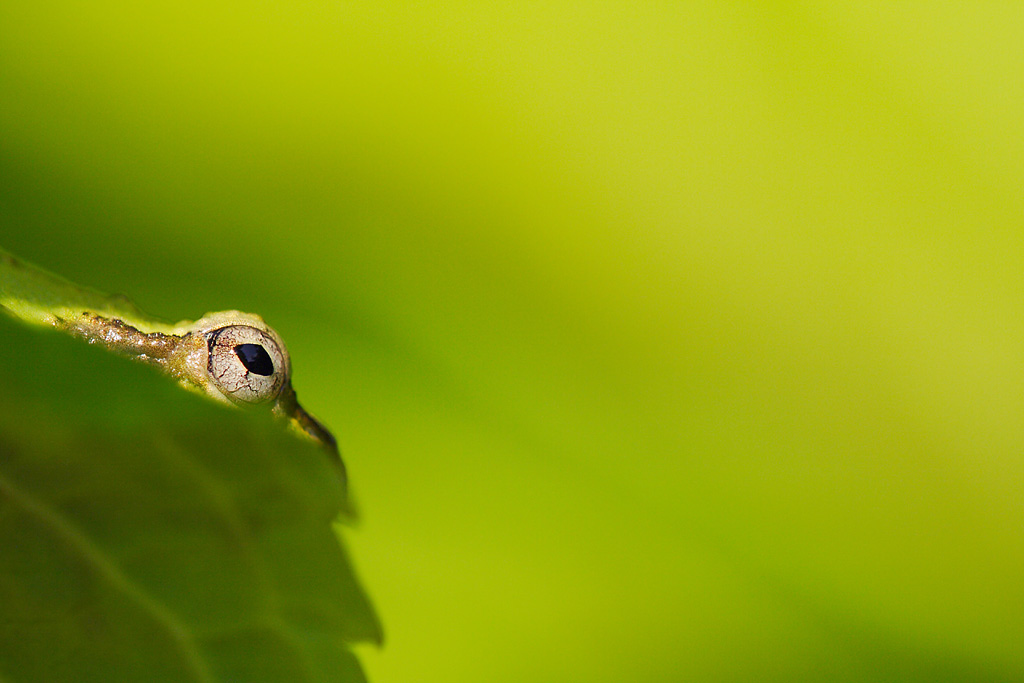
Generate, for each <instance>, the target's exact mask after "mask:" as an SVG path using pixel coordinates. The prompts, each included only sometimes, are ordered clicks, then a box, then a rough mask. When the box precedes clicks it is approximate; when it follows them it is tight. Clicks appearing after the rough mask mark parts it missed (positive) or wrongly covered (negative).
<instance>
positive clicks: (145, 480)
mask: <svg viewBox="0 0 1024 683" xmlns="http://www.w3.org/2000/svg"><path fill="white" fill-rule="evenodd" d="M342 502H343V489H342V486H341V483H340V481H339V479H338V476H337V471H336V469H334V467H333V465H332V464H331V462H330V461H329V459H328V458H327V457H326V456H325V454H324V453H323V452H322V451H320V450H319V449H317V448H316V447H314V446H312V445H310V444H307V443H305V442H303V441H301V440H299V439H297V438H295V437H293V436H292V435H290V434H288V433H286V432H285V431H284V430H283V429H282V428H281V426H280V425H279V424H277V423H275V422H273V421H272V420H270V418H269V416H267V415H261V414H250V413H245V412H243V411H240V410H232V409H228V408H223V407H221V406H218V405H216V404H213V403H211V402H210V401H208V400H206V399H204V398H202V397H200V396H196V395H193V394H191V393H189V392H187V391H184V390H182V389H181V388H179V387H177V386H176V385H175V384H174V383H173V382H171V381H170V380H168V379H167V378H166V377H164V376H162V375H160V374H158V373H157V372H155V371H154V370H153V369H152V368H149V367H147V366H143V365H141V364H136V363H133V362H131V361H129V360H126V359H123V358H120V357H116V356H114V355H112V354H109V353H107V352H106V351H104V350H102V349H98V348H94V347H90V346H88V345H85V344H82V343H81V342H79V341H77V340H73V339H70V338H65V337H64V336H62V335H60V334H57V333H55V332H50V331H45V330H44V331H37V330H32V329H28V328H25V327H23V326H21V325H19V324H18V323H15V322H12V321H10V320H8V319H7V318H6V317H3V316H0V549H2V550H0V680H4V681H16V682H19V683H20V682H26V683H28V682H32V681H71V680H76V681H186V680H195V681H232V682H235V681H325V682H326V681H361V680H364V679H363V676H362V673H361V672H360V668H359V666H358V664H357V663H356V661H355V659H354V657H353V655H352V654H351V652H350V651H349V649H348V644H349V643H352V642H354V641H364V640H369V641H377V642H379V640H380V637H381V636H380V626H379V624H378V622H377V620H376V617H375V615H374V613H373V610H372V608H371V607H370V606H369V604H368V602H367V599H366V596H365V594H364V593H363V591H362V589H361V588H360V587H359V585H358V583H357V582H356V579H355V577H354V576H353V574H352V569H351V567H350V565H349V562H348V560H347V558H346V555H345V553H344V551H343V550H342V548H341V546H340V544H339V542H338V539H337V537H336V535H335V531H334V529H333V528H332V522H333V521H334V520H335V519H336V518H337V517H338V515H339V513H340V510H341V509H342Z"/></svg>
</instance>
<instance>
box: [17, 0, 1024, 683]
mask: <svg viewBox="0 0 1024 683" xmlns="http://www.w3.org/2000/svg"><path fill="white" fill-rule="evenodd" d="M636 4H637V3H603V4H602V3H578V4H571V5H570V4H560V5H550V4H536V5H534V4H524V3H506V4H499V3H432V4H421V5H418V6H416V7H406V6H404V3H403V4H397V3H396V4H393V5H392V6H390V7H388V6H381V4H380V3H378V2H366V3H335V2H311V1H309V2H306V1H300V2H291V3H285V4H279V3H251V2H246V3H243V2H237V3H215V4H214V5H210V4H209V3H198V2H180V1H179V2H175V3H164V4H159V5H155V6H154V5H150V4H147V3H129V2H123V3H100V4H97V3H84V4H79V3H67V4H63V5H62V4H59V3H58V4H56V5H54V4H50V3H13V2H12V3H4V4H2V5H0V102H2V103H3V104H2V106H0V178H2V179H3V182H0V245H2V246H3V247H4V248H6V249H9V250H10V251H12V252H13V253H15V254H19V255H21V256H24V257H25V258H27V259H29V260H31V261H34V262H37V263H39V264H40V265H43V266H45V267H47V268H50V269H52V270H54V271H56V272H59V273H61V274H62V275H65V276H66V277H68V278H70V279H72V280H73V281H76V282H81V283H83V284H88V285H91V286H94V287H97V288H99V289H100V290H104V291H114V292H124V293H126V294H129V295H131V297H132V298H134V299H135V300H136V301H137V303H138V304H139V305H140V306H141V307H142V308H143V309H144V310H146V311H147V312H151V313H153V314H155V315H158V316H161V317H164V318H168V319H172V320H173V319H179V318H193V317H195V316H197V315H201V314H202V313H203V312H205V311H207V310H221V309H225V308H238V309H241V310H250V311H253V312H257V313H259V314H260V315H262V316H263V317H264V318H265V319H266V320H267V321H268V322H269V323H270V324H271V325H273V326H274V327H275V328H276V329H277V330H278V331H279V332H281V334H282V335H283V336H284V338H285V339H286V340H287V342H288V344H289V348H290V351H291V354H292V358H293V364H294V383H295V386H296V389H297V390H298V393H299V396H300V399H301V400H302V402H303V405H305V406H307V407H308V408H309V410H311V411H312V412H314V413H315V414H316V415H317V416H318V417H320V418H322V419H323V421H324V422H325V423H326V424H328V425H330V426H331V428H332V429H333V430H335V431H336V433H337V434H338V435H339V440H340V442H341V444H342V449H343V452H344V454H345V458H346V462H347V463H348V466H349V472H350V476H351V480H352V485H353V488H354V492H355V495H356V498H357V500H358V502H359V504H360V508H361V512H362V517H363V522H362V524H361V526H360V527H359V529H358V530H357V531H356V532H355V533H352V534H349V535H348V538H349V539H350V540H351V545H352V554H353V557H354V561H355V563H356V565H357V566H358V567H359V568H360V571H361V574H362V578H363V582H364V584H365V585H366V586H367V588H368V590H369V592H370V594H371V596H372V598H373V600H374V603H375V605H376V606H377V608H378V611H379V612H380V614H381V617H382V619H383V622H384V625H385V630H386V634H387V636H386V639H387V642H386V644H385V647H384V648H383V649H382V650H380V651H376V650H366V651H363V652H361V656H362V659H363V661H364V663H365V664H366V666H367V669H368V671H369V674H370V677H371V680H372V681H373V682H374V683H405V682H408V681H418V682H429V681H444V682H446V683H461V682H466V683H470V682H479V681H488V682H489V683H501V682H504V681H509V682H512V681H551V682H561V681H609V682H611V681H640V682H647V681H652V682H654V681H677V680H686V681H751V680H760V681H764V680H779V681H791V680H822V681H825V680H828V681H835V680H915V679H918V680H940V679H942V678H943V677H946V678H948V679H949V680H990V679H1005V680H1020V679H1021V678H1022V677H1024V648H1022V647H1021V643H1022V642H1024V581H1022V580H1021V577H1022V569H1024V523H1022V520H1024V420H1022V416H1024V360H1022V359H1024V278H1022V276H1021V272H1022V264H1024V229H1022V221H1024V193H1022V191H1021V188H1022V187H1024V50H1022V49H1021V45H1022V44H1024V9H1021V8H1017V7H1015V6H1013V4H1012V3H1006V5H1005V6H1002V7H1001V8H998V9H997V8H994V7H990V6H988V4H963V5H960V6H953V5H948V6H947V5H941V6H940V5H937V4H934V3H917V4H910V3H897V4H894V3H862V2H858V3H845V4H837V3H834V2H818V3H800V4H784V3H769V4H768V6H767V7H764V6H761V7H757V6H754V7H752V6H750V5H749V4H747V3H734V4H727V3H701V4H698V3H639V5H640V6H639V7H634V6H633V5H636Z"/></svg>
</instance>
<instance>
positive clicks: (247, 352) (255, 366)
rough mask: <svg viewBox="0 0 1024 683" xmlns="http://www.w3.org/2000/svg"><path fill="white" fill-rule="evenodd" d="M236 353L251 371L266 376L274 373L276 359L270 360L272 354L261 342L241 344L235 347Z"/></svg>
mask: <svg viewBox="0 0 1024 683" xmlns="http://www.w3.org/2000/svg"><path fill="white" fill-rule="evenodd" d="M235 355H237V356H238V359H239V360H240V361H242V365H244V366H245V369H246V370H248V371H249V372H252V373H255V374H257V375H263V376H264V377H270V376H271V375H272V374H274V361H272V360H270V354H268V353H267V350H266V349H264V348H263V347H262V346H260V345H259V344H239V345H238V346H236V347H235Z"/></svg>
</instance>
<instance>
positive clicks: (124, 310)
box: [0, 250, 341, 463]
mask: <svg viewBox="0 0 1024 683" xmlns="http://www.w3.org/2000/svg"><path fill="white" fill-rule="evenodd" d="M0 310H4V311H6V312H7V313H9V314H11V315H13V316H15V317H17V318H20V319H22V320H25V321H27V322H30V323H33V324H37V325H44V326H47V327H52V328H55V329H58V330H62V331H64V332H67V333H70V334H72V335H74V336H76V337H80V338H81V339H84V340H85V341H87V342H88V343H90V344H97V345H100V346H105V347H106V348H108V349H111V350H113V351H115V352H118V353H121V354H123V355H127V356H130V357H132V358H135V359H137V360H139V361H143V362H145V363H149V364H151V365H155V366H157V367H159V368H160V369H161V370H163V371H164V372H165V373H166V374H168V375H170V376H171V377H173V378H174V379H176V380H177V381H178V382H179V383H180V384H181V385H182V386H184V387H186V388H188V389H190V390H193V391H197V392H199V393H202V394H205V395H206V396H209V397H210V398H212V399H214V400H216V401H219V402H222V403H227V404H230V405H236V406H253V405H263V406H268V407H269V408H270V410H271V412H272V413H273V414H274V415H275V416H277V417H278V418H280V419H282V420H286V421H287V422H288V423H289V425H290V427H291V428H292V429H293V430H295V431H297V432H299V433H300V434H303V435H305V436H307V437H309V438H311V439H312V440H314V441H316V442H317V443H319V444H321V445H322V446H324V447H325V448H326V449H328V450H329V451H331V452H332V453H333V454H335V455H337V453H338V449H337V443H336V441H335V440H334V437H333V436H332V435H331V433H330V432H329V431H327V429H326V428H325V427H324V426H323V425H322V424H320V423H319V422H318V421H317V420H316V419H315V418H314V417H313V416H312V415H310V414H309V413H307V412H306V411H305V410H304V409H303V408H302V406H300V405H299V402H298V400H297V399H296V396H295V390H294V389H292V382H291V359H290V358H289V356H288V349H287V348H286V347H285V345H284V341H283V340H282V339H281V337H280V335H278V334H277V332H275V331H274V330H273V328H271V327H270V326H269V325H267V324H266V323H265V322H264V321H263V319H262V318H261V317H259V316H258V315H253V314H251V313H242V312H240V311H221V312H219V313H207V314H206V315H204V316H203V317H202V318H200V319H198V320H195V321H188V320H185V321H182V322H179V323H177V324H173V325H171V324H167V323H163V322H160V321H158V320H155V319H152V318H149V317H147V316H146V315H145V314H143V313H142V312H141V311H139V310H138V309H137V308H136V307H135V306H134V305H132V304H131V302H130V301H128V300H126V299H125V298H123V297H120V296H105V295H103V294H100V293H98V292H96V291H94V290H91V289H88V288H85V287H80V286H78V285H75V284H73V283H71V282H68V281H67V280H64V279H63V278H60V277H57V276H55V275H52V274H50V273H47V272H46V271H43V270H41V269H39V268H36V267H35V266H32V265H30V264H28V263H26V262H24V261H22V260H20V259H18V258H16V257H14V256H12V255H11V254H8V253H7V252H5V251H3V250H0ZM338 462H339V463H340V462H341V460H340V458H338Z"/></svg>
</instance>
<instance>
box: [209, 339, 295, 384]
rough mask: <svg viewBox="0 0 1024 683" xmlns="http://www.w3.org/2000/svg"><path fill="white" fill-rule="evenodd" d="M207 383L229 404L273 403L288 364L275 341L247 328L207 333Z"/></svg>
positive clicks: (285, 376) (286, 371)
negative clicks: (229, 401)
mask: <svg viewBox="0 0 1024 683" xmlns="http://www.w3.org/2000/svg"><path fill="white" fill-rule="evenodd" d="M206 341H207V344H208V345H209V351H210V353H209V357H208V361H207V370H208V372H209V375H210V381H211V382H213V384H214V385H215V386H216V387H217V388H218V389H220V391H221V392H222V393H223V394H224V395H225V396H227V397H228V398H229V399H231V400H232V401H235V402H237V403H263V402H264V401H270V400H273V399H276V398H277V396H278V394H280V393H281V388H282V387H284V385H285V383H286V381H287V379H288V377H287V375H288V364H287V361H286V360H285V355H284V353H283V352H282V349H281V348H280V347H279V346H278V344H277V342H276V341H274V339H273V338H272V337H271V336H270V335H268V334H266V333H265V332H263V331H262V330H259V329H257V328H255V327H250V326H249V325H229V326H227V327H221V328H219V329H215V330H211V331H209V332H207V333H206Z"/></svg>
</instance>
